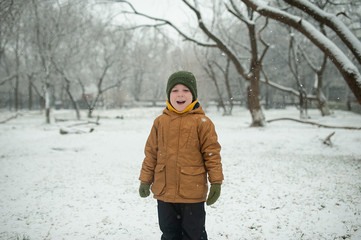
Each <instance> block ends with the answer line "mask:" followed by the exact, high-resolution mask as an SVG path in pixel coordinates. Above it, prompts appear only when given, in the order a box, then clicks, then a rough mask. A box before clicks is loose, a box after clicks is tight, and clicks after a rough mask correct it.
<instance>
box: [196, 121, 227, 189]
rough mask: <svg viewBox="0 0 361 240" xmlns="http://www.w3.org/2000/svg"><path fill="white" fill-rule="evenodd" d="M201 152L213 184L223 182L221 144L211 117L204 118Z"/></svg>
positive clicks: (201, 127)
mask: <svg viewBox="0 0 361 240" xmlns="http://www.w3.org/2000/svg"><path fill="white" fill-rule="evenodd" d="M199 139H200V143H201V152H202V156H203V159H204V164H205V167H206V170H207V172H208V180H209V182H210V183H211V184H222V181H223V179H224V177H223V170H222V163H221V155H220V152H221V145H220V144H219V142H218V136H217V133H216V130H215V127H214V124H213V123H212V121H211V120H210V119H209V118H203V119H202V123H201V126H200V130H199Z"/></svg>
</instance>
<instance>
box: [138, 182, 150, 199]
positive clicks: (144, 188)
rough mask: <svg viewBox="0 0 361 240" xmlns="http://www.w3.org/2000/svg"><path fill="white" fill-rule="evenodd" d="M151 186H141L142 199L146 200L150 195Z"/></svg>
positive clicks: (146, 184)
mask: <svg viewBox="0 0 361 240" xmlns="http://www.w3.org/2000/svg"><path fill="white" fill-rule="evenodd" d="M149 189H150V184H148V183H141V184H140V186H139V195H140V196H141V197H142V198H145V197H148V196H149V194H150V191H149Z"/></svg>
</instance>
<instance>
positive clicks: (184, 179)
mask: <svg viewBox="0 0 361 240" xmlns="http://www.w3.org/2000/svg"><path fill="white" fill-rule="evenodd" d="M220 150H221V146H220V145H219V143H218V140H217V134H216V131H215V127H214V125H213V123H212V121H211V120H210V119H209V118H208V117H206V116H205V114H204V111H203V109H202V107H201V106H199V107H198V108H197V109H194V110H191V111H189V112H186V113H183V114H178V113H175V112H172V111H169V110H168V109H165V110H164V111H163V114H162V115H160V116H159V117H158V118H156V119H155V120H154V124H153V127H152V130H151V133H150V135H149V137H148V140H147V143H146V146H145V159H144V161H143V164H142V169H141V173H140V177H139V179H140V180H141V182H142V183H149V184H152V187H151V189H152V192H153V194H154V198H156V199H159V200H161V201H164V202H172V203H196V202H204V201H206V198H207V192H208V184H207V174H208V180H209V182H210V183H212V184H213V183H219V184H221V183H222V180H223V173H222V164H221V156H220Z"/></svg>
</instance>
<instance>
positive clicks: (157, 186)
mask: <svg viewBox="0 0 361 240" xmlns="http://www.w3.org/2000/svg"><path fill="white" fill-rule="evenodd" d="M164 188H165V165H157V166H155V169H154V181H153V184H152V192H153V193H154V195H162V194H164Z"/></svg>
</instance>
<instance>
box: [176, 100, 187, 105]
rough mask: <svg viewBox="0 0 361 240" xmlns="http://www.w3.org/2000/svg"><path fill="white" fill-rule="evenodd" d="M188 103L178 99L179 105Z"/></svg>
mask: <svg viewBox="0 0 361 240" xmlns="http://www.w3.org/2000/svg"><path fill="white" fill-rule="evenodd" d="M185 103H186V101H177V104H179V105H182V104H185Z"/></svg>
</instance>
